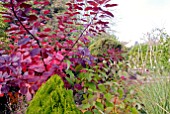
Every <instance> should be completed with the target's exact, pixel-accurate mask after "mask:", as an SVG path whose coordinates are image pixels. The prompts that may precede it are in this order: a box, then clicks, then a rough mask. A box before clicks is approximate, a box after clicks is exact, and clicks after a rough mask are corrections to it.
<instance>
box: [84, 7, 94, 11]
mask: <svg viewBox="0 0 170 114" xmlns="http://www.w3.org/2000/svg"><path fill="white" fill-rule="evenodd" d="M92 9H93V7H86V8H85V9H84V10H85V11H88V10H92Z"/></svg>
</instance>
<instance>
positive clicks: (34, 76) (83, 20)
mask: <svg viewBox="0 0 170 114" xmlns="http://www.w3.org/2000/svg"><path fill="white" fill-rule="evenodd" d="M27 1H28V0H3V2H4V4H3V6H4V7H6V8H7V9H8V10H7V11H6V12H2V14H3V17H5V18H6V19H5V20H4V22H8V23H9V25H10V27H9V29H8V30H7V33H8V36H9V37H10V39H11V44H10V50H8V51H5V50H3V49H1V51H0V85H1V86H0V87H1V91H0V92H1V93H8V92H10V88H12V87H18V88H19V90H17V91H15V92H19V93H21V94H24V95H26V94H27V95H28V94H30V93H31V94H34V93H35V92H36V90H37V89H38V88H39V87H40V86H41V84H42V83H44V82H46V80H47V79H48V78H49V77H50V76H52V75H53V74H58V75H60V76H61V77H62V78H63V80H64V79H65V77H66V76H67V75H66V73H65V70H66V69H67V68H68V64H67V63H66V60H69V61H70V62H71V65H70V68H73V67H74V66H76V65H77V64H81V65H82V66H86V65H93V64H94V60H95V59H94V57H93V56H92V55H91V54H90V52H89V50H88V48H87V47H86V45H87V44H88V43H89V40H88V36H94V35H96V34H99V33H101V32H104V31H105V29H106V28H107V27H108V24H109V22H107V21H103V20H104V18H105V17H106V18H108V17H110V18H112V17H113V14H112V13H111V12H109V11H106V10H105V8H106V7H114V6H116V4H109V2H110V0H94V1H93V0H87V4H86V5H85V2H84V0H77V2H75V1H74V0H71V1H70V2H69V3H67V4H66V5H67V6H68V10H67V11H66V12H65V13H64V14H62V15H55V18H56V19H57V23H56V25H55V26H56V27H53V26H54V25H52V26H51V27H49V26H48V27H47V26H46V22H48V21H50V20H51V18H50V17H48V14H49V13H50V11H49V10H46V9H44V8H45V7H46V6H48V5H49V4H50V1H49V0H34V1H33V4H34V7H37V8H40V9H41V11H40V12H38V11H36V10H35V9H33V8H32V5H31V4H28V2H27ZM78 26H81V27H83V30H82V29H77V27H78ZM54 28H55V29H54ZM77 33H78V35H77ZM64 81H65V86H69V84H68V82H67V81H66V80H64ZM75 86H76V88H78V89H80V88H81V87H80V86H78V85H75Z"/></svg>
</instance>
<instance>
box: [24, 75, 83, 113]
mask: <svg viewBox="0 0 170 114" xmlns="http://www.w3.org/2000/svg"><path fill="white" fill-rule="evenodd" d="M26 113H27V114H69V113H70V114H81V112H80V111H79V110H78V109H77V108H76V105H75V103H74V100H73V93H72V91H71V90H66V89H65V88H64V83H63V81H62V79H61V78H60V77H59V76H57V75H55V76H52V77H51V78H50V79H49V80H48V81H47V82H46V83H45V84H43V85H42V86H41V87H40V89H39V90H38V91H37V92H36V95H35V96H34V98H33V100H32V101H31V102H30V105H29V107H28V109H27V112H26Z"/></svg>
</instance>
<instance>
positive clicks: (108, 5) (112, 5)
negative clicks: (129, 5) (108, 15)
mask: <svg viewBox="0 0 170 114" xmlns="http://www.w3.org/2000/svg"><path fill="white" fill-rule="evenodd" d="M117 5H118V4H106V5H105V6H104V7H114V6H117Z"/></svg>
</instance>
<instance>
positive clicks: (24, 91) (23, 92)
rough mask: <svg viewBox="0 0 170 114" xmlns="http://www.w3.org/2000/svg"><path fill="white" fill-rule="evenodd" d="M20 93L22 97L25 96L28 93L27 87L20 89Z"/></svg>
mask: <svg viewBox="0 0 170 114" xmlns="http://www.w3.org/2000/svg"><path fill="white" fill-rule="evenodd" d="M20 92H21V94H23V95H25V94H27V92H28V87H26V86H22V87H21V89H20Z"/></svg>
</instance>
